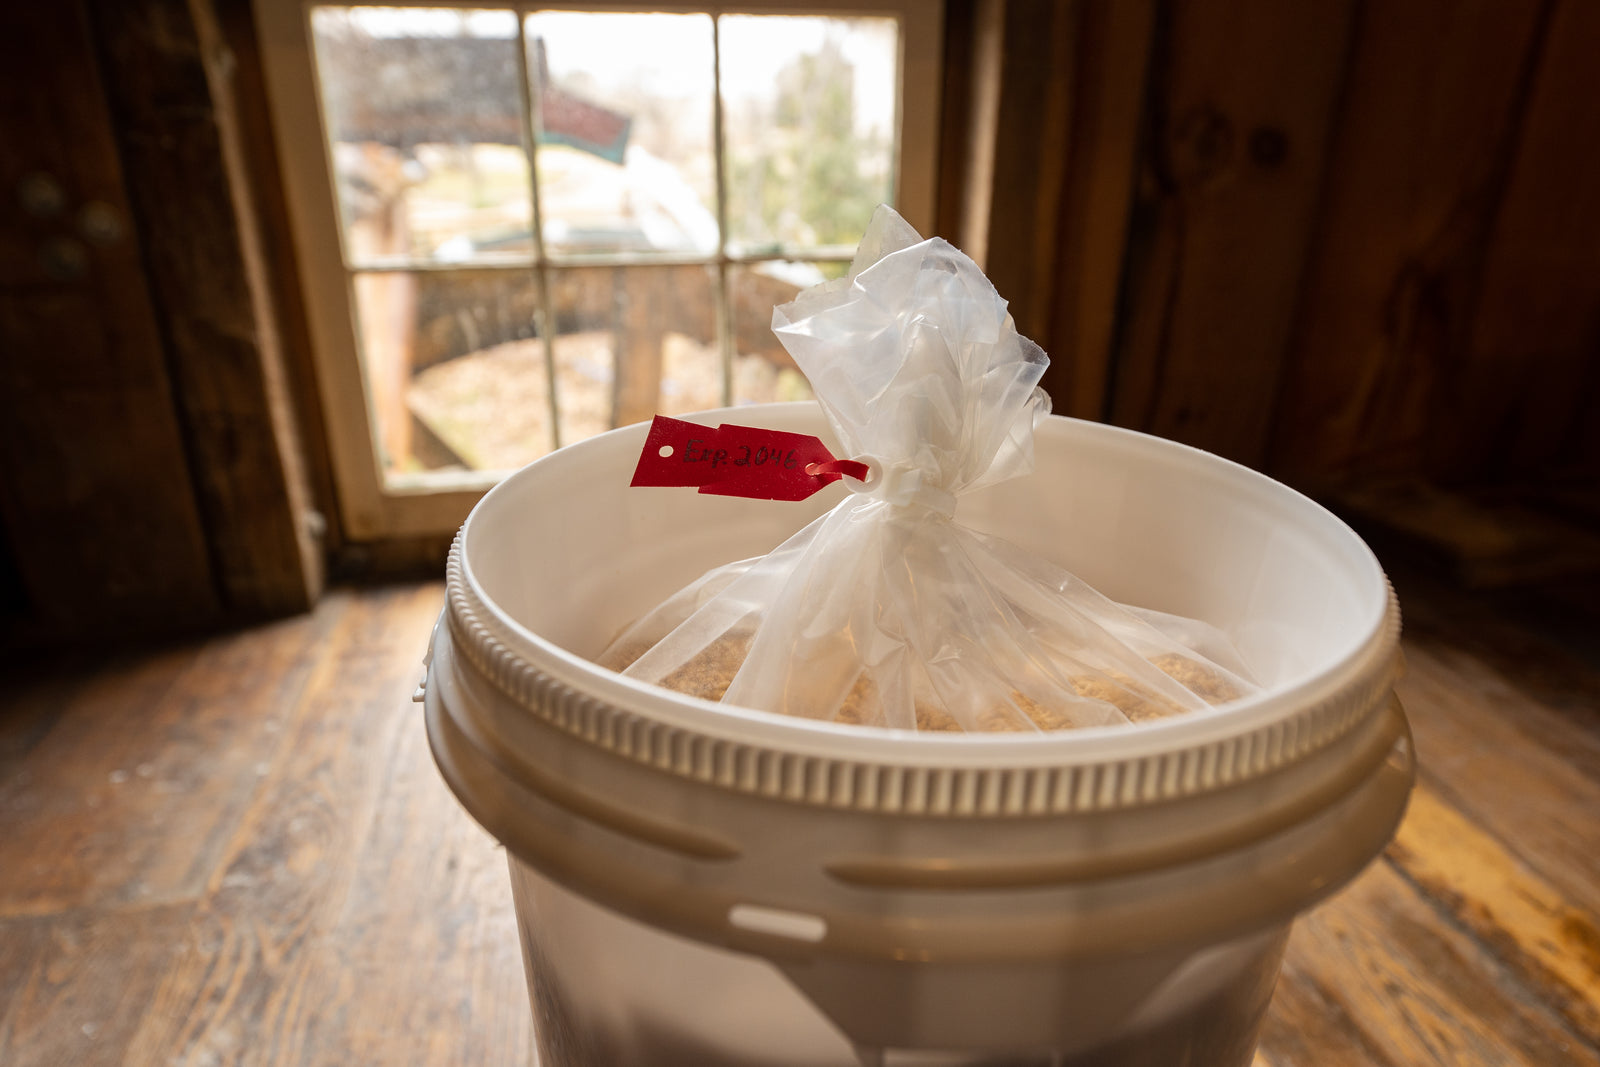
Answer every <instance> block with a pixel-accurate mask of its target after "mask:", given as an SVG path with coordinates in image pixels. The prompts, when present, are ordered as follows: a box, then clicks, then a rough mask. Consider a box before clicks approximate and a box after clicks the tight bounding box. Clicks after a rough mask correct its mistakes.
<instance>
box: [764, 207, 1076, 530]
mask: <svg viewBox="0 0 1600 1067" xmlns="http://www.w3.org/2000/svg"><path fill="white" fill-rule="evenodd" d="M772 325H773V331H774V332H775V333H776V334H777V336H778V339H779V340H780V341H781V342H782V343H783V345H784V347H785V348H786V349H788V351H789V353H790V355H792V356H793V357H794V360H795V363H796V364H797V365H798V366H799V368H800V369H801V370H802V371H803V372H804V373H805V375H806V377H807V378H808V379H809V380H810V382H811V385H812V388H813V389H814V390H815V392H816V396H817V402H818V403H819V404H820V405H821V407H822V409H823V412H824V413H825V414H826V416H827V418H828V422H829V423H830V424H831V426H832V427H833V430H834V432H835V434H836V435H837V436H838V438H839V442H840V443H841V444H842V445H843V446H844V448H845V449H846V454H847V455H850V456H852V457H855V459H856V460H860V461H866V462H868V463H869V465H870V466H872V467H873V468H874V474H876V475H877V477H876V478H873V479H869V480H868V481H867V482H865V483H862V484H859V485H851V488H852V489H853V490H854V491H855V492H856V493H858V494H861V495H865V496H867V497H870V498H872V499H875V500H880V501H883V502H884V503H887V504H888V505H890V511H889V513H890V514H893V513H895V512H904V511H905V510H907V509H910V510H912V511H915V512H918V513H926V514H931V515H934V516H937V517H940V518H943V519H949V518H950V517H951V516H952V515H953V514H954V512H955V504H956V498H957V497H958V496H960V495H961V494H963V493H966V492H970V491H971V490H974V489H979V488H983V487H985V486H988V485H992V484H994V483H996V482H1000V481H1004V480H1006V479H1009V478H1013V477H1016V476H1018V475H1022V474H1026V473H1028V472H1029V471H1031V470H1032V469H1033V426H1034V421H1035V419H1036V417H1037V416H1038V415H1040V414H1041V413H1043V412H1046V411H1048V410H1049V399H1048V398H1047V397H1046V396H1045V395H1044V393H1043V392H1042V391H1041V390H1039V389H1038V388H1037V386H1038V383H1039V379H1040V378H1041V377H1042V376H1043V374H1044V369H1045V367H1046V366H1047V365H1048V363H1049V360H1048V357H1046V356H1045V354H1044V352H1043V351H1042V350H1041V349H1040V348H1039V347H1038V346H1037V345H1035V344H1033V343H1032V342H1031V341H1029V340H1027V339H1026V338H1024V337H1022V336H1020V335H1019V334H1018V333H1017V330H1016V326H1015V324H1014V323H1013V322H1012V320H1011V316H1010V315H1009V313H1008V312H1007V311H1006V302H1005V301H1004V300H1003V299H1001V298H1000V295H999V294H998V293H996V292H995V290H994V286H993V285H991V284H990V282H989V280H988V279H987V278H986V277H984V275H983V272H982V270H980V269H979V268H978V265H977V264H976V263H974V262H973V261H972V260H971V259H969V258H967V257H966V256H965V255H963V254H962V253H961V252H960V251H959V250H957V249H956V248H955V247H953V246H952V245H950V244H949V243H948V242H946V241H943V240H940V239H939V238H933V239H931V240H926V241H924V240H922V239H921V238H920V237H919V236H918V235H917V233H916V231H915V230H913V229H912V228H911V227H910V226H909V225H908V224H907V223H906V222H905V220H903V219H901V218H900V216H898V215H896V214H895V213H894V212H893V211H892V210H891V209H889V208H887V207H880V208H879V209H878V212H877V213H876V214H875V215H874V216H873V218H872V221H871V223H870V224H869V225H868V227H867V234H866V236H865V237H864V238H863V240H862V242H861V251H860V252H859V253H858V255H857V256H856V260H855V262H854V263H853V264H852V266H851V273H850V275H849V276H847V277H845V278H841V279H838V280H837V281H834V282H828V283H825V284H823V285H819V286H815V287H813V288H812V289H808V290H806V291H805V292H803V293H801V294H800V295H799V296H798V297H796V299H795V300H793V301H792V302H790V303H788V304H784V305H781V306H780V307H778V308H775V309H774V311H773V316H772Z"/></svg>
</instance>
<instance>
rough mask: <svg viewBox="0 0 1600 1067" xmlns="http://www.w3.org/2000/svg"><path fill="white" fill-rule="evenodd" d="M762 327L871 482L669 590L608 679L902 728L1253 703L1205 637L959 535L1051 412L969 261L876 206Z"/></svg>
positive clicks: (1024, 348)
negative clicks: (828, 271) (969, 507)
mask: <svg viewBox="0 0 1600 1067" xmlns="http://www.w3.org/2000/svg"><path fill="white" fill-rule="evenodd" d="M772 328H773V330H774V331H775V332H776V333H777V335H778V337H779V339H780V340H781V341H782V342H783V345H784V347H785V348H787V349H788V351H789V353H790V355H792V356H793V357H794V360H795V362H796V363H797V364H798V365H799V367H800V369H801V370H802V371H803V372H804V373H805V375H806V377H807V378H809V379H810V381H811V385H812V388H813V389H814V391H815V392H816V396H817V401H818V402H819V403H820V404H821V406H822V409H823V411H824V413H825V414H826V416H827V419H828V422H829V424H830V425H831V426H832V428H833V430H834V433H835V434H836V435H837V436H838V439H839V441H840V443H841V445H842V446H843V448H844V453H843V454H845V455H848V456H850V457H851V458H852V459H855V460H859V461H861V462H863V463H865V464H866V466H867V475H866V477H865V479H862V480H857V479H852V478H846V479H845V484H846V485H847V486H849V487H850V488H851V489H853V490H854V492H853V493H852V494H851V495H850V496H848V497H846V498H845V500H844V501H843V502H842V503H840V504H839V505H838V506H836V507H835V508H834V509H833V510H832V511H830V512H828V513H827V514H826V515H824V516H822V517H821V518H820V519H818V520H816V521H815V522H813V523H811V524H810V525H809V526H807V527H806V528H805V529H803V530H801V531H800V532H799V533H797V534H795V535H794V536H793V537H791V538H790V539H789V540H788V541H786V542H784V543H783V544H782V545H780V546H778V547H777V548H776V549H774V550H773V551H772V552H770V553H768V554H767V555H765V556H761V557H759V558H757V559H747V560H741V561H738V562H736V563H730V564H728V565H727V566H724V567H719V568H717V569H716V570H713V571H711V572H710V573H708V574H706V575H704V576H702V577H701V578H699V579H698V580H697V581H695V582H693V583H692V584H691V585H689V586H688V587H686V588H685V589H683V590H681V591H680V592H678V593H677V594H675V595H673V596H672V597H671V598H669V599H668V600H667V601H666V602H665V603H663V604H661V605H660V606H659V607H658V608H657V609H655V610H654V611H652V612H651V613H650V614H648V615H647V616H645V617H644V618H642V619H640V620H639V621H638V622H637V623H635V624H634V625H633V626H632V627H630V628H629V629H628V630H627V631H626V632H624V633H623V634H622V635H621V636H620V637H619V638H618V639H617V640H616V641H615V642H614V643H613V644H612V646H611V648H609V649H608V650H607V651H606V652H605V653H604V654H603V655H602V657H601V663H602V664H604V665H606V666H609V667H613V668H615V669H619V670H621V671H622V672H623V673H624V674H626V675H628V676H629V677H633V678H638V679H641V680H644V681H648V682H654V683H657V684H659V685H663V686H666V687H668V688H670V689H674V690H678V691H680V692H684V693H688V694H690V695H693V696H698V697H703V698H706V699H708V700H721V701H723V702H725V703H729V704H737V705H740V706H743V707H747V708H757V709H761V710H764V711H772V712H779V713H782V714H785V715H798V716H803V717H805V718H810V719H822V720H828V721H833V722H844V723H858V724H862V725H867V726H880V727H889V728H893V729H900V730H968V731H977V730H1023V731H1032V730H1058V729H1065V728H1070V727H1082V726H1103V725H1113V724H1118V723H1127V722H1138V721H1141V720H1145V719H1151V718H1156V717H1160V716H1166V715H1174V714H1179V713H1182V712H1192V711H1198V710H1201V709H1204V708H1207V707H1208V706H1211V705H1214V704H1218V703H1221V702H1224V701H1227V700H1231V699H1234V698H1236V697H1239V696H1242V695H1244V694H1246V693H1248V692H1251V691H1253V689H1254V686H1253V685H1252V684H1251V682H1250V681H1249V680H1247V678H1246V677H1245V671H1244V669H1243V667H1242V666H1241V664H1240V662H1239V659H1238V657H1237V655H1236V654H1235V653H1234V652H1233V650H1232V647H1231V645H1230V644H1229V643H1228V641H1227V639H1226V638H1225V637H1224V636H1223V635H1222V634H1220V633H1219V632H1217V631H1216V630H1215V629H1213V628H1211V627H1209V626H1207V625H1206V624H1204V623H1201V622H1198V621H1196V620H1191V619H1179V618H1175V617H1172V616H1166V615H1162V614H1160V613H1156V612H1149V611H1141V610H1138V609H1133V608H1128V607H1124V606H1122V605H1119V604H1116V603H1113V602H1111V601H1110V600H1108V599H1106V598H1105V597H1104V596H1101V595H1100V594H1099V593H1097V592H1096V591H1095V590H1093V589H1091V588H1090V587H1089V586H1087V585H1086V584H1084V582H1082V581H1081V580H1079V579H1078V578H1076V577H1074V576H1073V575H1072V574H1069V573H1067V572H1066V571H1064V570H1062V569H1061V568H1060V567H1057V566H1055V565H1054V564H1052V563H1050V562H1048V561H1046V560H1044V559H1041V558H1039V557H1037V556H1034V555H1031V554H1029V553H1026V552H1023V551H1022V550H1021V549H1019V548H1017V547H1015V546H1013V545H1011V544H1008V543H1007V542H1005V541H1003V540H1000V539H999V538H996V537H991V536H987V535H985V534H982V533H978V532H977V531H975V530H971V529H968V528H967V527H965V526H963V525H962V524H961V519H960V501H961V498H962V496H963V495H964V494H967V493H970V492H972V491H973V490H975V489H979V488H982V487H984V486H987V485H992V484H994V483H996V482H1000V481H1003V480H1005V479H1008V478H1014V477H1017V476H1019V475H1022V474H1027V473H1028V472H1029V471H1031V470H1032V467H1033V428H1034V421H1035V419H1037V418H1040V417H1042V416H1044V415H1046V414H1048V411H1049V398H1048V397H1046V396H1045V394H1044V393H1043V392H1042V391H1041V390H1040V389H1039V388H1038V383H1039V380H1040V377H1041V376H1042V375H1043V373H1044V369H1045V366H1046V365H1047V363H1048V358H1047V357H1046V356H1045V354H1044V352H1043V351H1042V350H1041V349H1040V348H1039V347H1038V346H1037V345H1035V344H1034V343H1033V342H1031V341H1029V340H1028V339H1026V338H1024V337H1021V336H1020V335H1018V333H1017V331H1016V327H1015V326H1014V324H1013V323H1012V320H1011V317H1010V316H1009V315H1008V314H1007V312H1006V302H1005V301H1004V300H1002V299H1001V298H1000V296H999V294H998V293H996V292H995V290H994V287H993V286H992V285H991V284H990V283H989V280H988V279H987V278H986V277H984V275H983V272H982V271H981V270H979V269H978V266H977V264H975V263H973V262H972V260H970V259H968V258H967V257H966V256H965V255H963V254H962V253H961V252H959V251H957V250H956V249H955V248H954V247H952V246H951V245H950V244H948V243H947V242H945V241H943V240H940V239H937V238H935V239H933V240H922V239H921V238H920V237H919V236H918V235H917V234H916V232H915V231H914V230H912V229H911V227H910V226H909V225H907V224H906V222H905V221H904V220H902V219H901V218H900V216H898V215H897V214H895V213H894V212H893V211H892V210H890V209H888V208H879V209H878V211H877V213H876V214H875V215H874V216H873V218H872V222H871V224H870V225H869V227H868V229H867V233H866V236H865V238H864V239H863V240H862V243H861V247H860V250H859V251H858V253H857V255H856V259H855V262H854V263H853V264H852V266H851V270H850V273H849V275H848V276H847V277H845V278H841V279H838V280H835V281H831V282H826V283H823V284H821V285H817V286H815V287H813V288H811V289H808V290H806V291H804V292H802V293H801V294H800V295H799V296H798V297H797V298H796V299H795V300H794V301H793V302H792V303H789V304H784V305H782V306H780V307H778V308H776V309H775V310H774V312H773V316H772ZM751 411H752V412H758V411H759V408H752V409H751ZM647 491H648V490H647ZM769 506H771V505H769ZM777 506H782V505H777Z"/></svg>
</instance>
